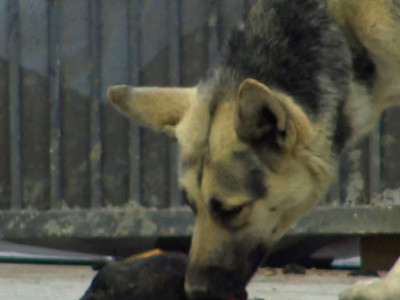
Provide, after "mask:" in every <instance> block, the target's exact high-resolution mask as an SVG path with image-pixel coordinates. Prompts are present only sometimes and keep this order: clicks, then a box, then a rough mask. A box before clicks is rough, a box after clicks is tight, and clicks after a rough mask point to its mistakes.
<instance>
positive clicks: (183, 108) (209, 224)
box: [108, 0, 400, 300]
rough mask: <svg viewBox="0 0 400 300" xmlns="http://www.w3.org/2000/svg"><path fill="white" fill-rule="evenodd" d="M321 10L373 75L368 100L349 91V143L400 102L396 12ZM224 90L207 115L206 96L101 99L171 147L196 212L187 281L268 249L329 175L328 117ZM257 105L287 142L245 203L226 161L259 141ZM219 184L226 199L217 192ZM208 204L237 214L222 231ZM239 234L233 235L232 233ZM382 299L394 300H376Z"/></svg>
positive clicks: (260, 89) (379, 3) (355, 3)
mask: <svg viewBox="0 0 400 300" xmlns="http://www.w3.org/2000/svg"><path fill="white" fill-rule="evenodd" d="M328 1H329V6H330V9H331V11H332V15H333V16H334V17H335V18H336V20H337V21H338V23H339V24H341V25H342V27H343V28H345V30H346V31H347V33H348V35H349V36H350V37H351V38H353V39H354V43H356V44H357V43H358V44H359V45H363V46H364V47H365V48H366V49H367V50H368V51H369V54H370V56H371V58H372V60H373V61H374V63H375V64H376V68H377V79H376V82H375V85H374V86H373V87H371V88H372V93H371V92H370V91H368V90H367V89H366V88H365V87H362V86H361V85H358V84H357V83H351V85H350V94H349V99H348V100H347V102H346V105H345V108H344V110H345V113H346V114H347V115H350V116H352V117H351V120H350V122H351V123H352V124H351V125H352V126H351V127H352V128H354V130H355V131H356V132H357V133H358V134H357V135H355V136H354V141H355V140H356V139H357V138H358V137H359V136H361V135H363V134H365V132H367V131H368V130H369V129H370V128H371V127H372V126H373V125H374V124H375V122H376V121H377V120H378V118H379V116H380V114H381V112H382V110H384V109H385V108H386V107H388V106H390V105H393V104H399V103H400V38H399V37H400V11H399V10H400V9H399V7H400V5H395V4H394V2H393V1H397V0H328ZM254 9H257V6H255V7H254ZM216 74H217V75H218V73H216ZM217 77H218V76H217ZM321 80H322V79H321ZM227 85H229V84H227ZM229 88H230V87H229V86H227V87H226V89H227V90H228V91H229V92H226V91H224V93H222V95H223V96H222V97H223V99H218V105H217V106H216V108H215V111H213V116H211V115H210V101H211V100H210V99H209V95H210V94H212V93H211V90H209V89H212V87H207V86H200V87H197V88H186V89H179V88H131V87H127V86H116V87H111V88H110V89H109V91H108V96H109V98H110V99H111V101H112V103H113V104H114V105H115V106H116V107H117V108H118V109H119V110H120V111H122V112H123V113H124V114H126V115H128V116H130V117H132V118H134V119H135V120H137V121H139V122H140V123H142V124H143V125H145V126H148V127H150V128H153V129H156V130H163V131H165V132H167V133H169V134H170V135H172V136H174V137H176V139H177V141H178V144H179V147H180V155H181V157H180V161H181V163H182V171H181V174H180V178H179V182H180V185H181V186H182V188H184V189H185V190H186V191H187V193H188V195H189V201H190V202H191V204H192V205H193V206H195V207H196V210H197V215H196V221H195V227H194V233H193V239H192V247H191V254H190V257H191V258H190V267H189V273H190V274H192V273H193V274H194V273H195V272H197V271H196V270H198V269H201V268H204V267H207V266H210V265H211V266H214V267H221V268H226V269H229V268H232V266H233V265H235V264H236V263H237V260H238V258H237V257H235V255H234V253H232V251H233V250H232V249H233V248H234V246H235V245H241V246H242V245H244V246H245V247H249V249H250V247H253V246H254V245H255V244H256V243H258V242H260V241H262V242H263V243H265V244H273V243H274V242H275V241H276V240H278V239H279V238H280V237H281V236H282V235H283V234H284V233H285V232H286V231H287V230H288V229H289V228H290V226H291V225H293V224H294V223H295V222H296V221H297V220H298V219H300V218H301V217H302V216H303V215H304V214H306V213H307V212H308V211H309V210H310V209H311V208H312V207H313V206H315V204H316V203H317V202H318V201H319V200H320V199H321V197H323V196H324V194H325V193H326V191H327V190H328V188H329V185H330V184H331V182H332V180H333V177H334V174H335V166H336V164H335V160H334V158H333V155H332V153H331V148H332V139H331V137H328V136H327V134H326V133H327V132H332V131H333V130H332V126H334V122H333V121H332V120H333V119H334V118H335V115H334V113H332V115H329V114H326V118H323V119H319V120H318V121H316V120H313V119H311V118H309V117H308V116H307V114H306V112H304V111H303V110H302V109H301V108H300V106H298V105H297V104H296V103H295V102H294V101H293V99H292V98H291V97H290V96H288V95H286V94H284V93H282V92H277V91H275V90H273V89H270V88H269V87H266V86H265V85H263V84H261V83H260V82H258V81H256V80H254V79H250V78H249V79H246V80H244V81H243V82H242V83H241V85H240V87H239V88H238V89H237V88H236V87H235V89H231V90H230V89H229ZM236 89H237V90H236ZM260 106H267V107H268V108H269V110H270V111H272V112H273V114H274V116H275V117H276V119H277V121H278V122H277V124H278V125H277V127H278V128H279V129H280V130H282V131H285V132H286V135H285V136H283V137H282V140H279V141H278V145H279V147H280V150H281V151H276V150H271V149H270V150H268V151H269V152H268V157H269V158H270V160H271V161H270V162H269V165H268V166H265V167H264V172H265V174H266V180H265V184H266V186H267V188H268V192H267V193H266V195H265V196H264V197H262V198H258V199H252V198H251V197H249V195H248V193H246V191H245V190H244V188H243V185H244V182H245V179H246V178H245V174H243V170H242V168H243V166H242V165H240V164H239V163H238V162H237V161H235V160H234V159H233V158H232V153H234V152H240V151H250V150H249V149H250V147H249V143H250V140H251V138H254V137H256V138H257V137H258V136H260V135H262V134H264V133H265V132H257V128H256V129H255V127H254V126H255V125H254V122H253V120H252V119H251V118H252V117H253V115H255V112H256V111H257V110H258V109H259V107H260ZM265 126H266V128H264V129H263V130H267V129H268V124H266V125H265ZM251 135H254V136H251ZM354 141H353V142H354ZM199 174H201V176H199ZM221 174H222V175H221ZM224 175H227V176H226V177H229V178H223V179H224V180H227V181H229V182H228V183H229V184H230V185H232V186H234V187H235V189H234V190H232V189H229V188H226V187H224V186H223V185H220V184H218V180H219V178H221V177H224ZM199 179H200V180H201V182H199ZM212 198H217V199H219V200H221V201H222V204H221V205H222V207H223V208H224V209H234V208H237V207H239V206H243V209H242V210H241V211H240V214H239V215H238V217H237V218H235V220H234V221H232V222H231V223H230V224H229V226H226V225H223V224H222V223H221V222H220V221H219V220H218V219H217V218H215V216H213V215H212V213H211V212H210V199H212ZM239 227H240V228H241V230H240V231H235V230H233V229H232V228H239ZM193 274H192V275H193ZM390 274H391V275H389V276H388V278H396V280H397V282H400V278H399V274H400V262H398V264H397V266H396V268H395V269H394V270H393V271H392V273H390ZM194 275H195V274H194ZM194 275H193V276H194ZM389 281H390V280H389ZM392 282H394V281H393V280H391V281H390V284H392ZM390 284H389V285H390ZM185 286H186V290H187V291H188V292H190V291H191V290H193V289H194V288H195V287H193V286H192V284H191V283H190V282H189V281H187V282H186V283H185ZM389 288H390V287H389ZM395 288H399V287H398V286H396V287H395ZM395 288H392V291H395V290H394V289H395ZM395 292H396V291H395ZM349 293H350V292H349ZM396 293H398V292H396ZM356 294H357V293H355V294H351V295H356ZM347 295H350V294H346V296H343V299H346V300H347V299H356V298H354V297H356V296H347ZM396 295H398V294H396ZM352 297H353V298H352ZM399 297H400V296H399ZM357 299H358V298H357ZM361 299H364V298H361ZM365 299H372V300H378V298H365ZM391 299H395V298H382V299H379V300H391ZM396 299H398V298H396ZM399 299H400V298H399Z"/></svg>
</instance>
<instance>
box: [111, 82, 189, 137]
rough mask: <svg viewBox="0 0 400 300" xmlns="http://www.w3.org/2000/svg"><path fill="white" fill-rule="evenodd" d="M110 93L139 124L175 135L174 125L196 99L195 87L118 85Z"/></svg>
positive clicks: (125, 112)
mask: <svg viewBox="0 0 400 300" xmlns="http://www.w3.org/2000/svg"><path fill="white" fill-rule="evenodd" d="M107 96H108V98H109V99H110V101H111V103H112V104H114V105H115V106H116V107H117V108H118V110H120V111H121V112H122V113H123V114H125V115H126V116H128V117H130V118H132V119H135V120H136V121H138V122H139V123H140V124H142V125H144V126H146V127H149V128H152V129H155V130H161V131H165V132H167V133H168V134H170V135H172V136H174V135H175V126H176V125H177V124H178V123H179V122H180V120H181V119H182V117H183V115H184V113H185V112H186V111H187V109H188V108H189V106H190V105H191V103H193V101H195V99H196V88H159V87H131V86H128V85H115V86H111V87H109V88H108V90H107Z"/></svg>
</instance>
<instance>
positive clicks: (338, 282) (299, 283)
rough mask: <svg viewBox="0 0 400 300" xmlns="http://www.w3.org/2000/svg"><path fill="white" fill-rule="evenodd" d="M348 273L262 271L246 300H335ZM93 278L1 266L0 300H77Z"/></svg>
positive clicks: (70, 270)
mask: <svg viewBox="0 0 400 300" xmlns="http://www.w3.org/2000/svg"><path fill="white" fill-rule="evenodd" d="M347 273H348V272H346V271H320V270H308V271H307V274H306V275H285V274H282V271H281V270H277V269H261V270H260V271H259V272H258V274H257V275H256V276H255V277H254V278H253V280H252V281H251V283H250V285H249V287H248V292H249V299H257V300H261V299H263V300H337V299H338V297H337V295H338V293H339V292H341V291H342V290H344V289H345V288H346V287H348V286H349V285H350V284H351V283H353V282H354V281H355V280H357V279H360V278H359V277H358V278H354V277H349V276H347ZM94 275H95V272H94V271H92V269H91V268H90V267H87V266H56V265H28V264H27V265H23V264H19V265H18V264H0V299H2V300H3V299H4V300H32V299H34V300H55V299H57V300H77V299H79V298H80V297H81V296H82V295H83V293H84V291H85V290H86V288H87V287H88V286H89V284H90V282H91V279H92V277H93V276H94Z"/></svg>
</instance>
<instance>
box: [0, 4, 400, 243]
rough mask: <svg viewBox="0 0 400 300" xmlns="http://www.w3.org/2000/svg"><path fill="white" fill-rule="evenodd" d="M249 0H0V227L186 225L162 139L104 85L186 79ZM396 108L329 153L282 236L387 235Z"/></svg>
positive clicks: (391, 221)
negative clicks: (319, 194)
mask: <svg viewBox="0 0 400 300" xmlns="http://www.w3.org/2000/svg"><path fill="white" fill-rule="evenodd" d="M251 2H253V1H249V0H247V1H245V0H229V1H228V0H220V1H217V0H215V1H206V0H203V1H199V0H184V1H183V0H0V237H49V236H57V237H114V236H115V237H124V236H132V235H140V236H152V235H165V236H171V235H187V234H190V232H191V230H192V227H191V226H192V215H191V213H190V212H189V210H188V209H186V208H183V207H182V204H181V198H180V195H179V194H180V193H179V190H178V188H177V183H176V173H177V167H176V165H177V163H176V162H177V157H176V151H175V150H176V145H175V143H174V142H173V141H170V140H168V138H167V137H165V136H164V135H162V134H159V133H154V132H152V131H148V130H146V129H142V128H139V127H138V126H137V125H136V124H135V123H133V122H130V121H129V120H128V119H126V118H124V117H122V116H121V115H120V114H119V113H117V112H116V111H115V110H114V108H112V107H111V106H110V104H109V103H108V101H107V99H106V96H105V90H106V88H107V87H108V86H109V85H112V84H117V83H129V84H132V85H157V86H169V85H183V86H190V85H193V84H195V83H196V82H197V81H198V79H199V78H200V76H201V75H202V74H204V72H205V71H206V70H207V68H208V66H209V65H210V64H211V63H212V62H213V61H214V60H215V59H216V57H217V55H218V50H219V49H220V47H221V43H222V41H223V40H224V38H225V37H226V35H227V34H228V32H229V30H230V28H231V27H232V26H233V25H234V24H235V23H236V22H237V21H238V20H239V19H240V18H241V17H242V16H243V15H244V14H245V11H246V10H247V9H248V7H249V5H250V4H251ZM399 116H400V111H399V110H398V109H397V110H395V109H392V110H391V111H388V112H387V113H385V114H384V117H383V120H382V122H381V124H380V126H379V128H378V129H376V130H375V132H374V133H373V134H372V135H371V137H370V138H368V139H365V140H364V141H362V142H361V143H360V145H359V146H358V147H357V148H355V149H354V150H351V151H350V152H349V153H348V154H346V155H345V156H344V157H343V163H342V165H341V168H340V170H339V173H340V176H339V182H338V184H336V185H335V186H334V188H333V189H332V191H331V193H330V195H329V197H328V198H327V200H326V201H324V202H323V203H322V204H321V207H320V208H319V209H316V210H315V211H314V212H313V213H312V214H311V215H310V216H309V217H307V218H305V219H304V220H303V221H302V222H301V223H300V224H299V225H298V226H297V227H295V228H294V229H293V230H292V232H293V233H359V232H365V231H366V232H369V233H372V232H381V233H385V232H387V233H389V232H390V233H394V232H399V231H400V190H399V189H398V188H399V187H400V155H399V154H400V130H399V129H398V127H399V124H400V123H399V121H398V117H399ZM378 200H379V201H378ZM378 203H379V204H378ZM338 220H340V221H338Z"/></svg>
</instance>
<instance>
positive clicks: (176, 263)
mask: <svg viewBox="0 0 400 300" xmlns="http://www.w3.org/2000/svg"><path fill="white" fill-rule="evenodd" d="M187 261H188V259H187V256H186V255H184V254H175V253H169V254H160V255H155V256H151V257H147V258H140V259H135V260H131V261H121V262H112V263H110V264H108V265H106V266H105V267H103V268H102V269H101V271H99V273H98V274H97V275H96V276H95V277H94V279H93V281H92V284H91V285H90V287H89V289H88V290H87V291H86V293H85V295H84V296H83V297H82V298H81V300H151V299H158V300H185V299H186V295H185V291H184V288H183V285H184V277H185V271H186V266H187Z"/></svg>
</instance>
